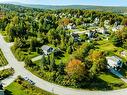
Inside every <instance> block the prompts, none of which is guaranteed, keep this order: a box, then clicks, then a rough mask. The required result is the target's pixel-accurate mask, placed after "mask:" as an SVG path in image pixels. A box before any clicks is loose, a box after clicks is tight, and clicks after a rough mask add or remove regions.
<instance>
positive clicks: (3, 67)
mask: <svg viewBox="0 0 127 95" xmlns="http://www.w3.org/2000/svg"><path fill="white" fill-rule="evenodd" d="M8 68H11V66H10V65H9V64H8V65H6V66H2V67H0V71H2V70H4V69H8Z"/></svg>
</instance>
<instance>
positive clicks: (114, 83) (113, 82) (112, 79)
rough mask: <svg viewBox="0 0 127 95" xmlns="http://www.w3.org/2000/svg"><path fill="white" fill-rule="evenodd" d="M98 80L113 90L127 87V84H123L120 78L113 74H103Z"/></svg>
mask: <svg viewBox="0 0 127 95" xmlns="http://www.w3.org/2000/svg"><path fill="white" fill-rule="evenodd" d="M98 78H100V79H101V80H103V81H104V82H106V83H107V84H108V86H110V87H111V88H112V89H113V90H117V89H122V88H126V87H127V83H125V82H123V81H122V80H121V79H120V78H118V77H117V76H115V75H113V74H111V73H102V74H100V75H99V76H98Z"/></svg>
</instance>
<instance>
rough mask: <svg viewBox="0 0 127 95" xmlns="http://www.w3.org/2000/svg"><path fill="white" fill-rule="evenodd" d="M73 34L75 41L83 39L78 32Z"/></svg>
mask: <svg viewBox="0 0 127 95" xmlns="http://www.w3.org/2000/svg"><path fill="white" fill-rule="evenodd" d="M71 35H72V37H73V38H74V41H75V42H78V41H81V38H80V36H79V35H78V34H77V33H72V34H71Z"/></svg>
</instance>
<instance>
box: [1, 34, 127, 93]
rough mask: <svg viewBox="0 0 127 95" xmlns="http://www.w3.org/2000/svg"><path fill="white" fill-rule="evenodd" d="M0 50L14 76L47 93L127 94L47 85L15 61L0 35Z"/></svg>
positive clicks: (117, 91)
mask: <svg viewBox="0 0 127 95" xmlns="http://www.w3.org/2000/svg"><path fill="white" fill-rule="evenodd" d="M0 48H1V50H2V52H3V53H4V56H5V57H6V59H7V61H8V63H9V64H10V66H11V67H13V68H14V70H15V73H16V75H20V76H22V77H25V76H27V77H28V78H29V79H31V80H33V81H34V82H35V83H36V84H35V86H37V87H39V88H41V89H44V90H46V91H48V92H51V93H55V94H59V95H126V93H127V89H122V90H115V91H88V90H78V89H72V88H66V87H62V86H59V85H56V84H53V83H49V82H47V81H45V80H42V79H40V78H38V77H37V76H35V75H33V74H32V73H31V72H30V71H28V70H26V69H25V68H24V66H23V65H22V63H23V62H19V61H17V60H16V58H15V57H14V55H13V54H12V52H11V50H10V44H8V43H6V42H5V41H4V39H3V37H2V36H1V35H0Z"/></svg>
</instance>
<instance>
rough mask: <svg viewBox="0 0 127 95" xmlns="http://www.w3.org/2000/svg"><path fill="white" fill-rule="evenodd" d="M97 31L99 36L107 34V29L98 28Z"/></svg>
mask: <svg viewBox="0 0 127 95" xmlns="http://www.w3.org/2000/svg"><path fill="white" fill-rule="evenodd" d="M97 31H98V32H99V33H101V34H106V33H107V29H106V28H104V27H101V28H98V29H97Z"/></svg>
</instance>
